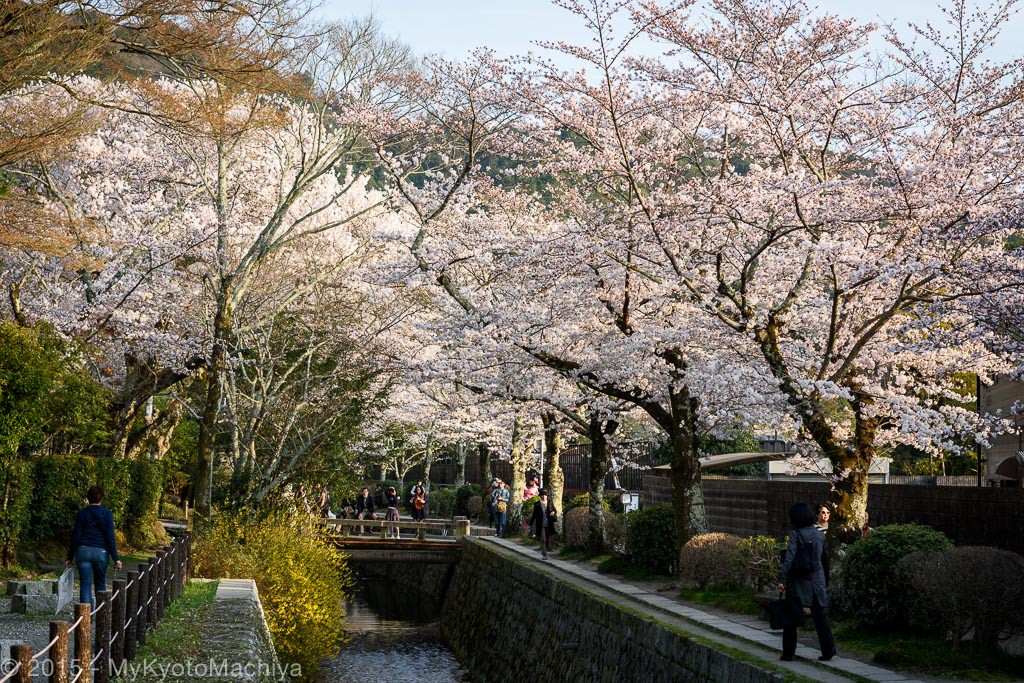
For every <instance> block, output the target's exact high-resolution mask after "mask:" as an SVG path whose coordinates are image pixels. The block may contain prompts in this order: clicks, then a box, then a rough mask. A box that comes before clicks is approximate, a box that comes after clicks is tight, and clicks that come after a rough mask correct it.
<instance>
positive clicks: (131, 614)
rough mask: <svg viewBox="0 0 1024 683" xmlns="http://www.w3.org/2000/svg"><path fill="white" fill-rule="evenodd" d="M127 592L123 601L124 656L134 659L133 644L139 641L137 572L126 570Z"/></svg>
mask: <svg viewBox="0 0 1024 683" xmlns="http://www.w3.org/2000/svg"><path fill="white" fill-rule="evenodd" d="M127 586H128V592H127V594H126V595H125V601H124V626H125V628H124V630H125V634H124V658H125V659H128V660H132V659H135V646H136V645H137V644H138V642H139V618H138V610H139V573H138V572H128V584H127Z"/></svg>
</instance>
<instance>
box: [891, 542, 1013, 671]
mask: <svg viewBox="0 0 1024 683" xmlns="http://www.w3.org/2000/svg"><path fill="white" fill-rule="evenodd" d="M898 575H899V577H900V580H901V581H905V582H906V583H907V585H908V587H909V591H908V596H907V601H908V607H909V614H910V619H909V621H910V625H911V627H912V628H913V629H914V630H916V631H920V632H923V633H935V634H937V635H939V636H941V637H943V638H949V639H951V640H952V641H953V648H954V649H956V648H957V647H958V646H959V644H960V643H961V642H962V641H964V640H965V639H966V638H967V637H968V636H969V635H970V636H973V639H974V641H975V643H977V644H978V645H979V646H981V647H984V648H987V649H989V650H992V651H995V650H997V649H998V646H999V636H1000V634H1002V633H1003V632H1004V631H1005V630H1007V629H1010V628H1014V629H1016V628H1019V627H1020V626H1022V625H1024V585H1022V584H1021V577H1022V576H1024V557H1022V556H1020V555H1018V554H1017V553H1012V552H1009V551H1007V550H999V549H997V548H987V547H981V546H963V547H960V548H951V549H949V550H942V551H939V552H931V553H927V552H918V553H912V554H910V555H907V556H906V557H904V558H903V559H902V560H900V562H899V571H898Z"/></svg>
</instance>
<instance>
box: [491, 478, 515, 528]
mask: <svg viewBox="0 0 1024 683" xmlns="http://www.w3.org/2000/svg"><path fill="white" fill-rule="evenodd" d="M511 499H512V492H511V491H509V490H508V489H507V488H505V482H503V481H502V480H500V479H499V480H498V488H496V489H494V493H492V494H491V505H492V506H493V507H494V530H495V532H496V533H497V536H498V538H501V536H502V534H504V533H505V520H506V519H507V518H508V503H509V501H510V500H511Z"/></svg>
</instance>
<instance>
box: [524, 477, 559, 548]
mask: <svg viewBox="0 0 1024 683" xmlns="http://www.w3.org/2000/svg"><path fill="white" fill-rule="evenodd" d="M557 519H558V510H556V509H555V506H554V505H553V504H552V503H551V501H550V500H549V499H548V492H547V489H541V490H540V500H538V501H537V502H536V503H534V505H533V516H532V517H530V526H532V527H533V534H534V536H536V537H537V540H538V541H540V553H541V556H542V557H543V558H544V559H545V560H546V559H548V539H549V538H551V536H553V535H554V533H555V521H556V520H557Z"/></svg>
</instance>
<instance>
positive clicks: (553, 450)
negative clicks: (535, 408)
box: [541, 413, 565, 535]
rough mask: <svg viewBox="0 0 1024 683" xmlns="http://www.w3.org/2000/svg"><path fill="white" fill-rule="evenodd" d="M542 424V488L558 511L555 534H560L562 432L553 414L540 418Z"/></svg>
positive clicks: (563, 510)
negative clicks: (543, 456)
mask: <svg viewBox="0 0 1024 683" xmlns="http://www.w3.org/2000/svg"><path fill="white" fill-rule="evenodd" d="M541 421H542V422H543V423H544V450H545V451H546V454H547V457H546V458H545V459H544V473H543V474H544V488H546V489H547V490H548V500H550V501H551V504H552V505H553V506H554V507H555V510H557V511H558V518H557V519H556V521H555V533H557V534H559V535H560V534H561V533H562V519H563V516H564V514H565V509H564V508H563V507H562V495H563V493H564V492H565V473H564V472H562V462H561V461H562V432H560V431H559V429H558V421H557V419H556V416H555V414H554V413H544V414H543V415H542V416H541Z"/></svg>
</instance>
